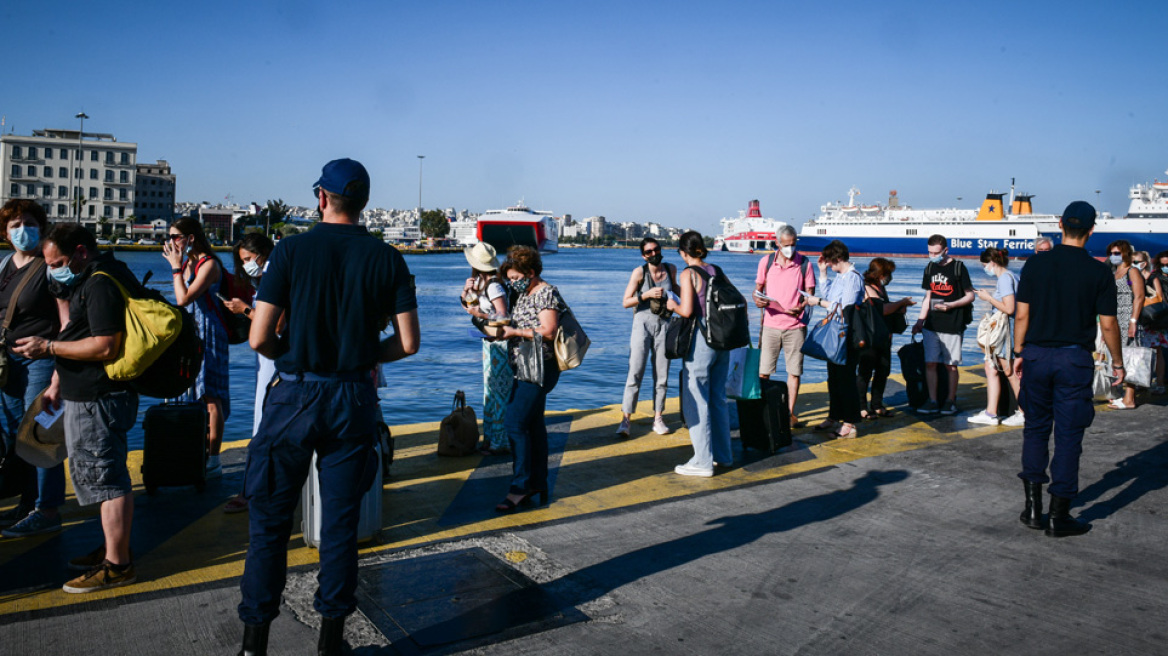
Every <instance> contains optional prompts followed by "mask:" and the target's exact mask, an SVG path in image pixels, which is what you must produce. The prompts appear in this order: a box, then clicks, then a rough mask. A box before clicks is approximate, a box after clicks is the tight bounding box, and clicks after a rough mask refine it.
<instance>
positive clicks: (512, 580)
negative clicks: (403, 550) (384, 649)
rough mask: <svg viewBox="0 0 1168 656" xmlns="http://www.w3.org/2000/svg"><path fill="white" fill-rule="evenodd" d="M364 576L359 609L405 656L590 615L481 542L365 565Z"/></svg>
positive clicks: (447, 649) (443, 649)
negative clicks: (426, 554) (453, 549)
mask: <svg viewBox="0 0 1168 656" xmlns="http://www.w3.org/2000/svg"><path fill="white" fill-rule="evenodd" d="M359 576H360V580H361V583H360V585H359V586H358V588H357V590H358V592H357V595H358V604H357V605H358V607H359V608H360V609H361V611H362V612H363V613H364V614H365V616H366V617H368V618H369V621H371V622H372V623H373V624H375V625H376V626H377V628H378V629H380V630H381V632H382V633H383V634H384V635H385V637H386V638H387V639H388V640H389V641H390V642H391V643H392V644H393V648H394V649H396V650H397V651H399V652H401V653H405V654H409V653H439V652H444V651H451V650H454V649H456V648H463V647H470V646H473V645H474V644H478V643H483V642H487V641H489V639H491V638H492V637H497V638H499V639H503V638H506V639H510V638H513V637H516V636H519V635H525V634H529V633H536V632H538V631H543V630H546V629H549V628H553V627H557V626H563V625H566V624H571V623H574V622H578V621H581V620H584V619H587V616H585V615H584V614H583V613H581V612H580V611H578V610H577V609H576V608H574V607H573V606H571V605H569V604H567V603H564V602H562V601H560V600H558V599H557V598H556V597H554V596H552V595H551V594H549V593H547V592H545V591H544V590H543V589H542V588H540V587H539V586H538V585H537V584H536V583H535V582H534V581H532V580H531V579H529V578H527V577H526V576H525V575H523V574H522V573H520V572H518V571H516V570H515V569H512V568H511V567H509V566H508V565H506V564H505V563H503V562H501V561H500V560H499V559H498V558H496V557H495V556H493V555H491V554H490V553H489V552H488V551H486V550H485V549H482V548H480V547H473V548H468V549H461V550H458V551H451V552H447V553H441V554H433V555H429V556H420V557H417V558H408V559H404V560H396V561H392V562H389V563H385V564H382V565H376V566H373V567H365V568H362V569H361V571H360V575H359ZM468 642H469V643H471V644H464V643H468Z"/></svg>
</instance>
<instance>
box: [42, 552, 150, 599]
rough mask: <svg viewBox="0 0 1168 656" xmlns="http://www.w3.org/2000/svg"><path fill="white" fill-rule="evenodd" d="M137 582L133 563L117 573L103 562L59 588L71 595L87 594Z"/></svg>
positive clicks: (115, 569) (116, 570)
mask: <svg viewBox="0 0 1168 656" xmlns="http://www.w3.org/2000/svg"><path fill="white" fill-rule="evenodd" d="M137 580H138V575H137V573H136V572H134V564H133V563H130V564H129V565H126V568H125V569H123V570H121V571H118V569H117V568H115V567H114V565H113V564H112V563H110V562H109V561H108V560H103V561H102V562H101V564H100V565H98V566H97V567H94V568H93V569H91V570H89V571H88V572H86V573H84V574H82V575H81V576H78V577H77V578H75V579H73V580H72V581H69V582H68V583H66V584H65V585H63V586H61V589H62V590H64V591H65V592H70V593H73V594H85V593H87V592H97V591H98V590H108V589H109V588H116V587H118V586H122V585H129V584H131V583H133V582H134V581H137Z"/></svg>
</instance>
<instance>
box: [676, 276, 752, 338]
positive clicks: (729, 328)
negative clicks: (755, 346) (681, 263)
mask: <svg viewBox="0 0 1168 656" xmlns="http://www.w3.org/2000/svg"><path fill="white" fill-rule="evenodd" d="M711 266H713V267H714V275H713V276H711V275H710V274H708V273H706V271H705V270H704V269H702V268H701V267H686V268H687V269H693V270H694V271H696V272H697V273H698V275H699V276H701V277H702V280H703V281H705V283H706V299H705V310H706V333H705V335H706V344H708V345H709V346H710V348H712V349H714V350H716V351H732V350H734V349H736V348H741V347H743V346H749V345H750V316H749V315H748V314H747V305H746V298H745V297H744V296H743V295H742V293H741V292H739V291H738V288H736V287H735V286H734V283H732V282H730V279H729V278H727V277H726V274H725V273H722V269H720V268H719V267H718V266H717V265H711Z"/></svg>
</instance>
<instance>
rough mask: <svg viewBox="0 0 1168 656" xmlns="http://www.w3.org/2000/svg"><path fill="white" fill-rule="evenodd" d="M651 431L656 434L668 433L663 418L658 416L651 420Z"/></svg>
mask: <svg viewBox="0 0 1168 656" xmlns="http://www.w3.org/2000/svg"><path fill="white" fill-rule="evenodd" d="M653 432H654V433H657V434H658V435H668V434H669V427H668V426H666V425H665V420H664V419H662V418H660V417H658V418H657V419H655V420H654V421H653Z"/></svg>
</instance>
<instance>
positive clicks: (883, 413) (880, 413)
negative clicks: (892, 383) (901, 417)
mask: <svg viewBox="0 0 1168 656" xmlns="http://www.w3.org/2000/svg"><path fill="white" fill-rule="evenodd" d="M873 412H875V413H876V416H877V417H884V418H886V419H887V418H888V417H891V416H893V414H895V413H894V412H893V411H891V410H889V409H888V408H885V407H884V406H882V405H878V406H876V407H875V408H874V409H873Z"/></svg>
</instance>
